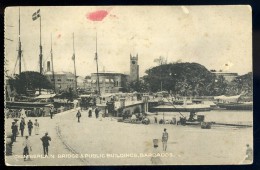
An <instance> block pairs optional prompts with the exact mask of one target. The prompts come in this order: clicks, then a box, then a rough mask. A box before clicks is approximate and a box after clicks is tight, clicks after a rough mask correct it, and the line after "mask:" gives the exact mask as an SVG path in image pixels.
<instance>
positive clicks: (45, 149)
mask: <svg viewBox="0 0 260 170" xmlns="http://www.w3.org/2000/svg"><path fill="white" fill-rule="evenodd" d="M40 139H41V141H42V146H43V154H44V156H48V152H49V149H48V147H49V145H50V143H49V141H51V137H50V136H48V132H46V133H45V135H44V136H43V137H41V138H40ZM29 151H32V145H31V141H30V140H29V136H25V140H24V142H23V157H24V161H26V160H30V153H29Z"/></svg>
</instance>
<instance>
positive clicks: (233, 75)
mask: <svg viewBox="0 0 260 170" xmlns="http://www.w3.org/2000/svg"><path fill="white" fill-rule="evenodd" d="M212 73H213V74H215V75H216V76H217V77H218V76H223V77H224V78H225V80H226V81H228V82H231V81H232V80H234V79H235V78H236V77H237V76H238V74H237V73H230V72H216V71H215V72H212Z"/></svg>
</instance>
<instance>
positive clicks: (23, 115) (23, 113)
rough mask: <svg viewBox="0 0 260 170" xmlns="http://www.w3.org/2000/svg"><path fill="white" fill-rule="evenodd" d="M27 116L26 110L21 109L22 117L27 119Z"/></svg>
mask: <svg viewBox="0 0 260 170" xmlns="http://www.w3.org/2000/svg"><path fill="white" fill-rule="evenodd" d="M26 117H27V116H26V113H25V110H24V109H22V110H21V115H20V118H22V119H25V118H26Z"/></svg>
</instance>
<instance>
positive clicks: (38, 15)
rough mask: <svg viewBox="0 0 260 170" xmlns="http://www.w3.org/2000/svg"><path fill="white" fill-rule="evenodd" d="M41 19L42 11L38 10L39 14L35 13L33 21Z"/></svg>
mask: <svg viewBox="0 0 260 170" xmlns="http://www.w3.org/2000/svg"><path fill="white" fill-rule="evenodd" d="M39 17H41V15H40V9H38V10H37V12H35V13H33V15H32V20H33V21H35V20H36V19H37V18H39Z"/></svg>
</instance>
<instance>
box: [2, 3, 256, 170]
mask: <svg viewBox="0 0 260 170" xmlns="http://www.w3.org/2000/svg"><path fill="white" fill-rule="evenodd" d="M4 56H5V65H4V67H5V163H6V165H8V166H53V165H54V166H59V165H60V166H61V165H76V166H77V165H78V166H82V165H234V164H236V165H237V164H252V163H253V109H252V108H253V97H252V96H253V76H252V9H251V7H250V6H247V5H233V6H232V5H229V6H224V5H223V6H67V7H65V6H64V7H61V6H48V7H47V6H38V7H37V6H33V7H32V6H23V7H18V6H16V7H7V8H6V9H5V54H4Z"/></svg>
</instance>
